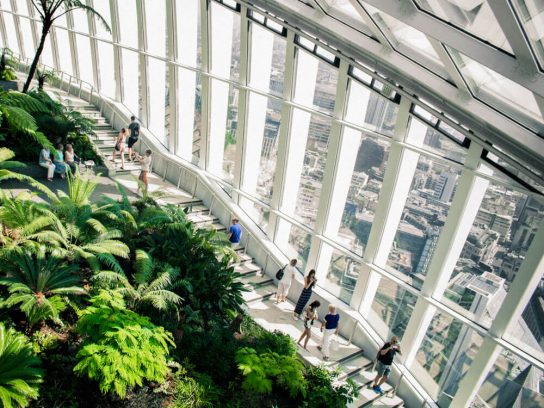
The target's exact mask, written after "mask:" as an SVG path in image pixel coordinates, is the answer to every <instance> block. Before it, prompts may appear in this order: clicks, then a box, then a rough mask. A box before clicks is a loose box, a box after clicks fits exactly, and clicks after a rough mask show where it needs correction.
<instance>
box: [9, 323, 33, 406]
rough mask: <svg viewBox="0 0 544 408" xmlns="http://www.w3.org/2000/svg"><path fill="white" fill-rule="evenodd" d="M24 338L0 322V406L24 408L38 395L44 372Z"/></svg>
mask: <svg viewBox="0 0 544 408" xmlns="http://www.w3.org/2000/svg"><path fill="white" fill-rule="evenodd" d="M39 364H40V359H39V358H38V357H36V355H35V354H34V353H33V351H32V346H31V345H30V344H29V342H28V340H27V338H26V337H25V336H23V335H22V334H19V333H17V332H16V331H15V330H13V329H8V330H6V327H5V326H4V324H3V323H0V405H2V406H3V407H4V408H12V407H17V406H21V407H26V406H28V403H29V400H30V399H35V398H37V397H38V384H39V383H41V382H42V377H43V371H42V370H41V369H40V368H39Z"/></svg>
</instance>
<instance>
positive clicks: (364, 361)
mask: <svg viewBox="0 0 544 408" xmlns="http://www.w3.org/2000/svg"><path fill="white" fill-rule="evenodd" d="M372 364H373V362H372V361H371V360H369V359H368V358H366V357H365V356H364V355H363V351H362V350H361V351H359V352H357V353H355V354H354V355H353V356H351V357H350V358H347V359H344V360H343V361H340V362H338V364H336V365H335V368H336V367H338V368H339V369H340V371H341V372H342V374H341V375H340V376H339V377H338V379H340V380H344V379H346V378H347V377H349V376H352V375H355V374H357V373H358V372H359V371H361V370H368V369H369V368H371V367H372Z"/></svg>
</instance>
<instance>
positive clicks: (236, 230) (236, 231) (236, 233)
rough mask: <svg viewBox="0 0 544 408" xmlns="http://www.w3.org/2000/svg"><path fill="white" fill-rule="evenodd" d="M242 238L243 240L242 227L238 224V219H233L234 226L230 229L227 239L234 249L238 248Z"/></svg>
mask: <svg viewBox="0 0 544 408" xmlns="http://www.w3.org/2000/svg"><path fill="white" fill-rule="evenodd" d="M240 238H242V227H241V226H240V224H238V219H237V218H233V219H232V225H231V226H230V228H229V233H228V234H227V239H228V240H229V241H230V243H231V244H232V246H233V248H234V247H237V246H238V244H239V243H240Z"/></svg>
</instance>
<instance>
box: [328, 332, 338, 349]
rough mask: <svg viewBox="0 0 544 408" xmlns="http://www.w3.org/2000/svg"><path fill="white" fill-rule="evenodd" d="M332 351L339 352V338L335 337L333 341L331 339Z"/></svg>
mask: <svg viewBox="0 0 544 408" xmlns="http://www.w3.org/2000/svg"><path fill="white" fill-rule="evenodd" d="M330 349H331V350H332V351H338V350H339V349H340V342H339V341H338V336H336V335H335V336H334V337H333V338H332V339H331V343H330Z"/></svg>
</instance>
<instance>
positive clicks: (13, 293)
mask: <svg viewBox="0 0 544 408" xmlns="http://www.w3.org/2000/svg"><path fill="white" fill-rule="evenodd" d="M78 269H79V266H78V265H77V264H74V263H71V264H66V263H65V262H64V261H63V260H61V259H58V258H56V257H54V256H46V251H45V248H44V247H43V246H42V247H41V248H38V249H37V250H36V251H34V252H33V253H31V252H29V251H25V250H13V251H11V252H9V253H8V254H7V255H6V256H5V257H4V259H3V262H2V264H1V265H0V270H1V271H2V272H3V274H4V277H3V278H1V279H0V284H1V285H5V286H7V287H8V292H9V294H10V296H9V297H8V298H7V299H6V300H5V301H4V302H3V306H4V307H13V306H15V305H18V306H19V308H20V309H21V311H22V312H23V313H25V315H26V316H27V319H28V326H29V328H31V327H32V326H34V325H35V324H36V323H37V322H39V321H42V320H45V319H47V318H53V319H56V318H58V316H59V313H60V312H62V311H63V310H64V309H65V308H66V302H65V300H64V299H63V296H65V295H84V294H86V293H87V292H86V291H85V290H84V289H83V288H82V287H80V286H78V284H79V282H80V278H79V277H78V276H77V275H76V274H75V272H76V271H77V270H78Z"/></svg>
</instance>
